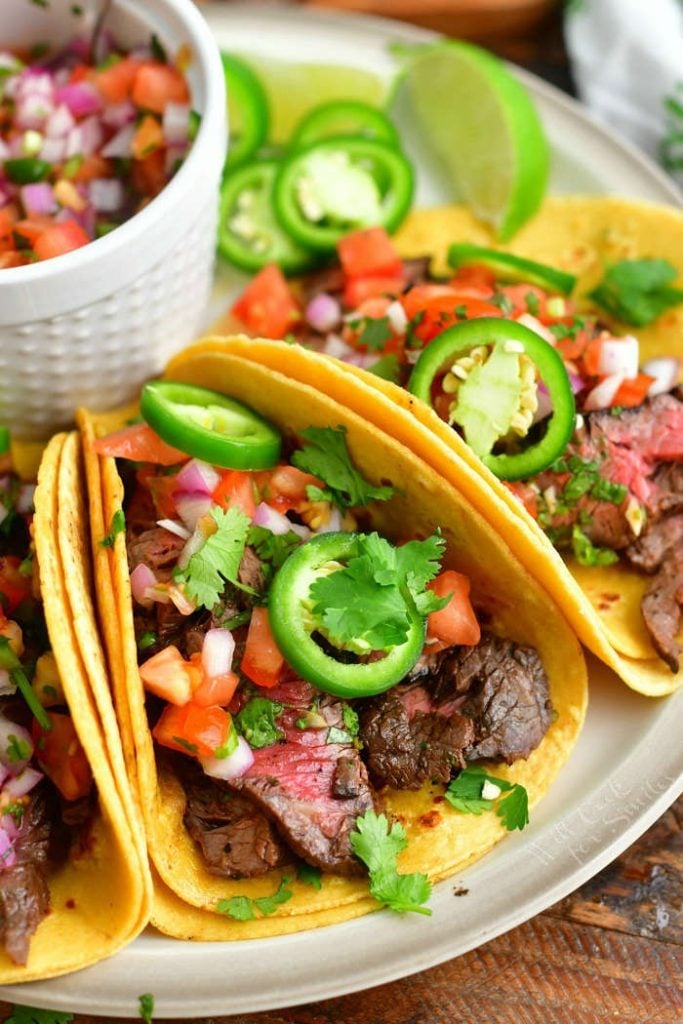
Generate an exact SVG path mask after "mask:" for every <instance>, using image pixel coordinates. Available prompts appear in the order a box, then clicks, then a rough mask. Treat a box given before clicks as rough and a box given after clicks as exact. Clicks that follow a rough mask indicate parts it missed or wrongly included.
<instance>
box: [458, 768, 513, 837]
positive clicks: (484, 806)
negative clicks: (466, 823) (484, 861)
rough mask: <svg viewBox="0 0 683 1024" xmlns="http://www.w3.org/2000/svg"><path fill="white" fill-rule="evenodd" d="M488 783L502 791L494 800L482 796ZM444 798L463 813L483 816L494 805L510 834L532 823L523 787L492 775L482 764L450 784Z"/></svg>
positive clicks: (463, 773)
mask: <svg viewBox="0 0 683 1024" xmlns="http://www.w3.org/2000/svg"><path fill="white" fill-rule="evenodd" d="M487 782H488V783H490V784H491V785H493V786H497V787H498V789H500V790H501V794H500V796H497V797H494V798H493V799H489V798H486V797H484V796H483V790H484V786H485V785H486V783H487ZM503 794H505V795H503ZM445 795H446V799H447V800H448V802H449V803H450V804H451V806H452V807H454V808H455V810H456V811H460V813H461V814H481V813H482V811H490V810H491V809H492V808H493V807H494V806H495V808H496V814H497V815H498V817H499V818H500V819H501V821H502V822H503V824H504V825H505V827H506V829H507V830H508V831H509V832H512V831H513V830H514V829H519V830H520V831H521V830H522V829H523V828H524V827H525V826H526V825H528V824H529V796H528V794H527V791H526V789H525V788H524V786H521V785H520V784H519V783H518V782H508V781H507V779H499V778H497V777H496V776H495V775H489V773H488V772H487V771H485V770H484V769H483V768H481V767H480V766H479V765H470V766H469V767H467V768H465V770H464V771H462V772H461V773H460V775H458V777H457V778H456V779H454V780H453V781H452V782H451V783H450V785H449V787H448V789H447V790H446V794H445Z"/></svg>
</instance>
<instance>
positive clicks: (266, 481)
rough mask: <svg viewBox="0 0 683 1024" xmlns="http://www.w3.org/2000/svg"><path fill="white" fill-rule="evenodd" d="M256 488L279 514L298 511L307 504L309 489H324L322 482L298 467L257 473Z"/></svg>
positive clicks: (281, 467) (255, 477) (279, 468)
mask: <svg viewBox="0 0 683 1024" xmlns="http://www.w3.org/2000/svg"><path fill="white" fill-rule="evenodd" d="M254 479H255V481H256V486H257V488H258V491H259V494H260V495H261V498H262V500H263V501H265V502H266V503H267V504H268V505H271V506H272V507H273V508H275V509H277V510H278V512H283V513H284V512H289V511H290V510H291V509H298V508H300V506H301V505H302V504H303V503H304V502H307V501H308V500H309V499H308V495H307V493H306V488H307V487H323V486H324V484H323V483H322V481H320V480H318V478H317V477H315V476H312V475H311V474H310V473H304V472H303V471H302V470H300V469H297V468H296V466H277V467H276V468H275V469H273V470H267V471H266V472H263V473H257V474H255V476H254Z"/></svg>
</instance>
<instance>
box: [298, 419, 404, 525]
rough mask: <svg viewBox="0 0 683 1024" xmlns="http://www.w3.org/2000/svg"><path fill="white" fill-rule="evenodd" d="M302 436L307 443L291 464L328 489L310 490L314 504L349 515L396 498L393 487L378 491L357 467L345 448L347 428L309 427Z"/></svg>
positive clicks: (313, 488)
mask: <svg viewBox="0 0 683 1024" xmlns="http://www.w3.org/2000/svg"><path fill="white" fill-rule="evenodd" d="M301 436H302V437H303V439H304V441H305V442H306V443H305V446H304V447H303V448H300V449H299V450H298V451H296V452H294V454H293V456H292V464H293V465H294V466H296V467H297V469H302V470H303V471H304V472H305V473H312V474H313V476H317V477H318V478H319V479H320V480H322V481H323V482H324V483H325V484H327V487H326V488H325V489H321V488H319V487H311V486H309V487H308V488H307V493H308V497H309V498H310V500H311V501H332V502H334V503H335V505H337V506H338V507H339V508H340V509H342V511H346V509H348V508H356V507H357V506H360V505H367V504H368V503H369V502H370V501H373V500H374V501H387V500H388V499H389V498H391V497H392V495H393V494H394V488H393V487H376V486H375V485H374V484H371V483H369V481H367V480H366V479H365V477H363V476H361V474H360V473H359V472H358V470H357V469H356V468H355V467H354V465H353V463H352V462H351V457H350V455H349V450H348V447H347V444H346V427H341V426H340V427H337V428H335V427H309V428H308V429H307V430H303V431H302V433H301Z"/></svg>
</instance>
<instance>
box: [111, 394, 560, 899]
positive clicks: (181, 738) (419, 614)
mask: <svg viewBox="0 0 683 1024" xmlns="http://www.w3.org/2000/svg"><path fill="white" fill-rule="evenodd" d="M140 407H141V411H142V413H143V415H144V416H145V417H146V419H147V422H144V421H143V422H139V423H134V424H131V425H129V426H127V427H125V428H124V429H123V430H121V431H118V432H117V433H114V434H110V435H108V436H106V437H103V438H101V439H99V440H97V441H96V442H95V450H96V451H97V452H98V453H99V454H100V455H102V456H113V457H115V458H117V459H118V465H119V469H120V472H121V475H122V479H123V482H124V488H125V495H126V497H125V500H124V506H123V509H122V510H117V511H116V512H114V513H113V515H112V521H111V523H110V524H109V526H110V533H109V534H108V536H107V537H105V538H103V543H104V544H105V545H107V546H110V547H113V548H114V549H115V550H116V546H117V545H120V544H122V543H123V540H122V539H119V537H118V535H119V534H123V535H125V547H126V551H127V558H128V565H129V572H130V583H131V590H132V598H133V603H134V604H133V618H134V627H135V634H136V639H137V647H138V651H139V673H140V680H141V685H142V686H143V687H144V690H145V691H146V694H147V712H148V719H149V722H150V727H151V730H152V734H153V737H154V739H155V741H156V744H157V756H158V758H159V759H160V761H161V763H163V764H165V765H170V766H171V770H172V771H173V772H175V774H176V775H177V777H178V778H179V779H180V780H181V782H182V784H183V787H184V789H185V793H186V798H187V807H186V812H185V819H184V820H185V825H186V827H187V828H188V830H189V832H190V834H191V835H192V837H193V838H194V840H195V841H196V843H197V845H198V846H199V848H200V849H201V851H202V855H203V857H204V860H205V863H206V865H207V868H208V870H209V871H211V872H213V873H215V874H217V875H222V876H223V877H230V878H241V877H252V876H256V875H259V874H264V873H265V872H267V871H268V870H270V869H271V868H273V867H277V866H280V865H282V864H286V863H292V862H293V861H296V860H297V859H298V860H300V861H303V862H304V865H308V868H310V869H314V870H316V869H317V870H320V869H322V870H328V871H332V872H336V873H339V874H349V875H353V874H357V873H359V871H362V868H361V864H360V861H359V859H358V856H360V854H358V856H357V855H356V854H357V849H356V847H357V845H358V842H360V840H358V841H356V840H354V839H353V835H355V834H356V833H354V831H353V830H354V826H355V825H356V823H357V821H358V820H361V819H363V820H365V818H366V816H367V815H368V814H371V815H374V813H375V808H376V807H378V803H377V797H376V792H375V788H374V787H376V788H380V787H382V786H383V785H390V786H392V787H394V788H399V789H401V788H403V789H418V788H420V786H421V785H423V784H424V783H425V782H427V781H429V780H439V781H441V782H444V783H448V782H450V781H451V779H452V776H453V773H454V772H456V773H457V772H458V771H460V772H461V771H462V769H464V768H465V766H466V764H467V762H468V761H478V760H480V759H481V758H484V757H487V758H489V759H493V760H496V759H499V760H506V761H508V763H512V762H513V761H514V760H516V759H518V758H520V757H527V756H528V754H529V752H530V750H532V749H533V748H534V747H535V746H537V745H538V743H540V741H541V739H542V737H543V735H544V734H545V731H546V730H547V728H548V726H549V724H550V720H551V706H550V699H549V695H548V683H547V678H546V676H545V672H544V670H543V667H542V665H541V662H540V659H539V657H538V654H537V653H536V652H535V651H533V650H532V649H531V648H521V647H520V646H519V645H517V644H514V643H512V642H510V641H506V640H501V639H500V638H498V637H495V636H492V635H490V634H487V633H485V632H482V629H481V626H480V624H479V621H478V619H477V615H476V612H475V609H474V607H473V604H472V601H471V600H470V581H469V579H468V578H467V577H465V576H464V575H462V574H461V573H458V572H456V571H455V570H453V569H452V568H443V566H442V564H441V563H442V559H443V557H444V555H445V543H444V540H443V539H442V538H441V537H440V535H439V534H438V532H437V533H435V534H433V535H432V536H429V537H426V538H415V537H411V536H410V535H409V534H408V535H406V536H405V537H403V538H402V541H401V543H399V544H398V545H396V544H394V543H392V542H390V541H389V540H387V539H386V538H385V537H384V536H382V535H381V534H379V533H378V532H376V531H375V530H373V528H372V510H373V508H377V507H378V506H381V505H382V503H384V502H387V501H390V500H391V498H392V497H393V496H394V494H395V490H394V487H393V486H392V485H391V484H390V483H388V482H386V481H381V482H373V481H370V480H368V479H367V478H366V477H365V476H364V475H363V474H362V473H361V472H360V471H359V469H358V468H357V466H356V465H355V463H354V461H353V459H352V457H351V454H350V452H349V448H348V445H347V439H346V431H345V429H344V428H343V427H336V426H330V427H319V426H317V427H314V426H311V427H309V428H308V429H305V430H302V431H301V435H300V436H298V437H283V436H281V435H280V434H279V432H278V431H277V430H276V429H275V427H273V426H272V425H271V424H269V423H267V422H266V421H264V420H263V419H262V418H261V417H260V416H258V415H256V414H255V413H254V412H253V411H252V410H250V409H248V408H247V407H245V406H243V405H241V404H240V403H238V402H236V401H234V400H232V399H228V398H226V396H224V395H221V394H218V393H215V392H213V391H210V390H207V389H204V388H199V387H196V386H194V385H193V386H189V385H185V384H181V383H177V382H174V381H155V382H151V383H150V384H148V385H146V387H145V388H144V389H143V393H142V398H141V403H140ZM152 426H153V427H154V429H152ZM274 437H276V438H277V444H274ZM520 652H523V654H522V653H520ZM468 659H470V660H468ZM466 663H467V667H465V664H466ZM494 666H497V667H498V669H501V668H502V669H503V670H502V671H497V674H495V673H494ZM508 670H509V671H508ZM493 674H495V680H496V681H495V682H494V681H490V683H489V684H487V686H488V687H489V689H487V691H486V693H487V696H486V697H484V695H483V691H482V692H481V693H480V692H479V690H478V687H479V683H482V681H483V679H484V678H485V677H486V678H489V676H491V677H492V678H493ZM437 678H438V679H440V680H441V681H440V683H439V684H438V686H437V684H436V680H437ZM457 679H460V684H457V683H456V680H457ZM458 685H460V689H459V690H457V686H458ZM503 685H504V686H505V687H511V688H512V689H514V688H515V687H520V688H523V689H524V692H525V697H524V702H522V700H521V699H520V700H519V706H520V708H521V707H522V703H524V707H525V709H526V710H525V716H526V717H525V721H524V723H519V722H517V723H514V722H512V721H511V720H510V721H508V722H507V724H506V725H505V726H502V725H501V722H500V721H498V722H497V725H496V729H495V730H494V728H493V725H492V722H491V721H490V720H489V719H488V718H487V715H489V713H490V712H491V708H492V707H493V706H497V704H498V702H499V701H500V707H499V709H498V711H499V717H500V718H504V717H505V716H506V715H507V712H506V711H504V708H509V706H510V700H511V695H510V693H508V694H507V696H505V695H502V694H498V693H495V692H494V691H495V690H496V688H497V687H498V686H503ZM456 690H457V692H456ZM475 693H476V696H475ZM404 702H405V703H404ZM484 702H485V703H486V708H487V709H488V710H487V711H485V710H484ZM513 703H514V701H513ZM530 706H533V712H532V713H530V714H527V712H528V710H529V707H530ZM392 716H397V720H398V719H399V718H400V723H401V724H400V727H399V726H398V725H391V722H392ZM416 716H417V717H416ZM493 717H496V715H493ZM513 717H514V716H513ZM411 723H412V724H411ZM494 732H495V736H494ZM169 752H170V753H169ZM169 759H170V760H169ZM471 770H472V771H474V767H473V768H472V769H471ZM484 784H485V777H484V775H482V776H481V778H479V779H478V781H476V782H475V786H474V788H475V789H476V790H477V793H478V795H481V793H480V790H481V788H482V786H483V785H484ZM503 785H505V784H503ZM508 788H509V789H510V790H512V787H511V786H508ZM489 792H491V793H492V794H493V797H494V798H497V797H499V796H500V794H501V793H502V792H503V790H502V789H501V788H494V789H490V788H489ZM228 797H229V798H228ZM518 798H520V799H522V802H523V801H524V799H525V797H519V795H518V797H516V798H515V799H518ZM483 806H485V807H486V808H492V807H493V806H494V800H493V799H491V800H490V801H489V802H485V805H483ZM460 809H461V810H463V807H460ZM510 809H511V805H510V806H509V807H508V810H510ZM465 810H466V808H465ZM523 817H524V822H521V819H520V818H516V819H515V820H516V821H517V824H510V825H509V827H515V828H516V827H523V824H524V823H525V822H526V811H525V812H524V815H523ZM511 820H512V819H511ZM362 827H363V826H362V825H361V826H360V829H361V831H362ZM354 851H355V852H354ZM361 859H362V858H361ZM382 902H385V903H386V904H387V905H390V906H391V905H392V903H391V899H390V898H389V897H387V899H385V900H382ZM419 902H421V901H418V903H419ZM394 909H399V910H406V909H413V910H415V909H418V907H417V906H404V905H401V906H398V905H395V906H394Z"/></svg>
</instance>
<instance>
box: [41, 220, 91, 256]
mask: <svg viewBox="0 0 683 1024" xmlns="http://www.w3.org/2000/svg"><path fill="white" fill-rule="evenodd" d="M89 241H90V239H89V237H88V234H87V232H86V231H84V229H83V228H82V227H81V225H80V224H77V223H76V221H75V220H65V221H64V223H63V224H53V225H52V226H51V227H49V228H47V229H46V230H45V231H43V233H42V235H40V236H39V237H38V238H36V240H35V242H34V243H33V251H34V253H35V254H36V256H37V257H38V259H39V260H49V259H52V258H53V256H63V255H64V253H67V252H72V251H73V250H74V249H80V248H81V246H83V245H87V244H88V242H89Z"/></svg>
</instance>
